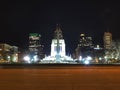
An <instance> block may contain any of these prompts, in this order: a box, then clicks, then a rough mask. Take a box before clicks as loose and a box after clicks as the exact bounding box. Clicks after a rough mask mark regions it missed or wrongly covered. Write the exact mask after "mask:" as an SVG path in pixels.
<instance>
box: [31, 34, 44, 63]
mask: <svg viewBox="0 0 120 90" xmlns="http://www.w3.org/2000/svg"><path fill="white" fill-rule="evenodd" d="M40 41H41V35H40V34H38V33H30V34H29V54H30V57H31V61H33V62H34V58H37V61H39V60H40V59H42V58H44V53H43V47H44V46H43V45H41V42H40ZM35 61H36V60H35Z"/></svg>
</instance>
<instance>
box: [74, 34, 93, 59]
mask: <svg viewBox="0 0 120 90" xmlns="http://www.w3.org/2000/svg"><path fill="white" fill-rule="evenodd" d="M92 49H93V43H92V37H88V36H86V35H85V34H80V40H79V43H78V46H77V48H76V50H75V52H76V58H77V59H78V58H79V57H80V56H82V57H86V56H88V55H91V54H92Z"/></svg>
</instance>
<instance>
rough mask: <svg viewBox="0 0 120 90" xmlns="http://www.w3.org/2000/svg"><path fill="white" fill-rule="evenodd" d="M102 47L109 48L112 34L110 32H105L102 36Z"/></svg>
mask: <svg viewBox="0 0 120 90" xmlns="http://www.w3.org/2000/svg"><path fill="white" fill-rule="evenodd" d="M103 41H104V48H105V49H111V45H112V34H111V33H110V32H105V33H104V36H103Z"/></svg>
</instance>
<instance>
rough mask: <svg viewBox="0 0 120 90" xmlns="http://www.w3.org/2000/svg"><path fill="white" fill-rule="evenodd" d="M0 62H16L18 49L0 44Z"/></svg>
mask: <svg viewBox="0 0 120 90" xmlns="http://www.w3.org/2000/svg"><path fill="white" fill-rule="evenodd" d="M0 62H18V47H17V46H11V45H9V44H6V43H1V44H0Z"/></svg>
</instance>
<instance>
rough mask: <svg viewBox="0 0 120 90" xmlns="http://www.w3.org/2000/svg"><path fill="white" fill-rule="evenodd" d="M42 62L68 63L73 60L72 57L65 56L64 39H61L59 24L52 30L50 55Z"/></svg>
mask: <svg viewBox="0 0 120 90" xmlns="http://www.w3.org/2000/svg"><path fill="white" fill-rule="evenodd" d="M41 62H42V63H68V62H73V59H72V58H71V57H69V56H66V51H65V40H64V39H63V35H62V30H61V28H60V26H59V25H57V26H56V30H55V31H54V38H53V39H52V43H51V55H50V56H47V57H45V58H44V59H43V60H42V61H41Z"/></svg>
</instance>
